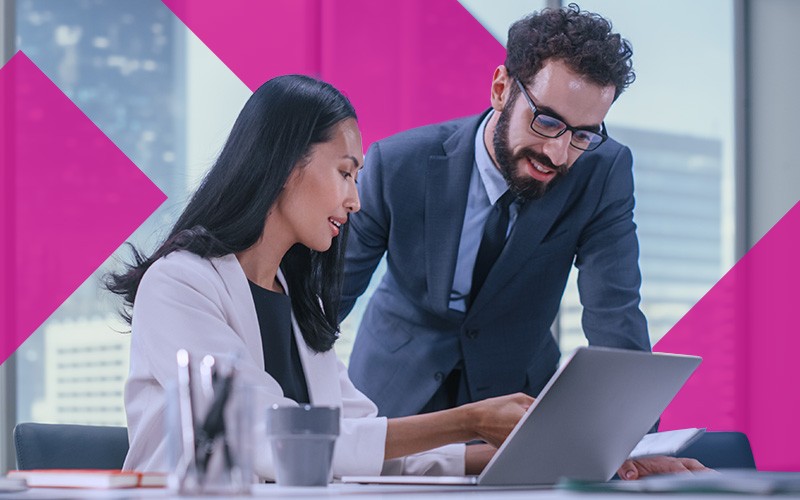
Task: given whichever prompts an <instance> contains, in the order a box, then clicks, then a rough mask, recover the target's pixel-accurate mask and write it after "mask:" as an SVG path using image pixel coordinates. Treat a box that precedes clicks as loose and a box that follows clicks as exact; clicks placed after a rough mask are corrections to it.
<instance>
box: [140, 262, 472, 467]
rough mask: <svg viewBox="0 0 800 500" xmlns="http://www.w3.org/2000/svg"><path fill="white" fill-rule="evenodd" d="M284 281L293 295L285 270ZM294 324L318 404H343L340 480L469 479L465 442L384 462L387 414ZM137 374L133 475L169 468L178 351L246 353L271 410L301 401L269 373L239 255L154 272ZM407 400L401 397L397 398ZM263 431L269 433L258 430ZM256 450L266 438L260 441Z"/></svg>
mask: <svg viewBox="0 0 800 500" xmlns="http://www.w3.org/2000/svg"><path fill="white" fill-rule="evenodd" d="M278 279H279V281H280V282H281V284H282V285H283V287H284V289H286V283H285V281H284V279H283V276H282V275H281V274H279V275H278ZM292 326H293V329H294V335H295V339H296V341H297V346H298V348H299V349H298V350H299V352H300V361H301V363H302V365H303V372H304V373H305V376H306V382H307V383H308V393H309V397H310V399H311V403H312V404H317V405H328V406H337V407H339V408H341V415H342V421H341V426H340V427H341V431H340V436H339V439H338V441H337V443H336V448H335V452H334V458H333V472H334V475H335V476H342V475H378V474H380V473H381V471H383V472H384V473H387V474H401V473H404V474H437V475H438V474H444V475H461V474H464V445H461V444H457V445H449V446H444V447H442V448H437V449H436V450H432V451H430V452H426V453H421V454H418V455H413V456H409V457H406V458H405V459H401V460H392V461H388V462H386V463H384V460H383V456H384V447H385V442H386V425H387V424H386V418H384V417H378V416H377V407H376V406H375V404H374V403H372V401H370V400H369V399H368V398H367V397H366V396H364V395H363V394H362V393H361V392H359V391H358V390H357V389H356V388H355V387H354V386H353V384H352V383H351V382H350V379H349V377H348V376H347V370H346V368H345V366H344V365H343V364H342V363H341V362H340V361H339V360H338V358H337V357H336V353H335V352H334V350H333V349H331V350H330V351H328V352H325V353H315V352H314V351H313V350H311V348H309V347H308V346H307V345H306V343H305V340H304V339H303V336H302V334H301V333H300V330H299V327H298V325H297V322H296V321H295V318H294V315H292ZM131 335H132V338H131V363H130V374H129V376H128V380H127V383H126V385H125V412H126V414H127V419H128V438H129V441H130V449H129V451H128V455H127V457H126V459H125V465H124V468H125V469H132V470H141V471H167V470H168V461H167V457H168V450H167V439H166V435H167V433H166V426H165V415H166V411H165V410H166V395H165V390H164V388H165V387H168V386H169V385H170V383H172V382H174V381H175V380H176V378H177V364H176V358H175V353H176V352H177V351H178V349H181V348H183V349H187V350H188V351H189V352H190V353H191V354H192V355H193V356H194V357H197V358H200V357H202V356H204V355H206V354H213V355H223V354H233V353H241V354H242V355H243V357H242V358H241V359H240V360H239V362H238V363H237V370H238V372H237V379H238V381H239V382H241V383H244V384H248V385H252V386H255V387H257V392H258V394H257V395H256V400H257V401H256V402H257V404H258V408H259V409H260V411H259V412H258V413H257V415H259V414H262V415H263V410H264V409H266V408H267V407H268V406H269V405H272V404H275V403H277V404H280V405H287V406H288V405H296V404H297V403H296V402H294V401H292V400H291V399H288V398H286V397H284V395H283V390H282V389H281V387H280V385H279V384H278V383H277V381H275V379H273V378H272V377H271V376H270V375H269V374H268V373H267V372H266V371H265V370H264V354H263V351H262V346H261V331H260V329H259V325H258V317H257V316H256V309H255V305H254V303H253V296H252V294H251V291H250V287H249V285H248V283H247V278H246V277H245V274H244V271H243V270H242V267H241V266H240V265H239V261H238V260H237V259H236V256H235V255H232V254H231V255H226V256H224V257H220V258H215V259H203V258H201V257H199V256H197V255H195V254H193V253H190V252H186V251H178V252H173V253H171V254H169V255H168V256H166V257H164V258H161V259H159V260H158V261H156V262H155V263H154V264H153V265H152V266H151V267H150V269H148V270H147V272H146V273H145V275H144V277H143V278H142V281H141V283H140V285H139V289H138V291H137V294H136V300H135V304H134V308H133V325H132V334H131ZM398 397H402V395H398ZM257 434H261V433H257ZM255 442H256V446H257V448H256V449H257V450H265V449H266V448H267V443H266V436H264V435H257V436H256V437H255ZM273 470H274V469H273V466H272V463H271V454H270V453H268V452H265V451H262V452H259V453H257V459H256V473H257V474H258V475H259V476H261V477H263V478H266V479H274V473H273Z"/></svg>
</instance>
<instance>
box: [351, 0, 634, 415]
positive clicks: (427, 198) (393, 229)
mask: <svg viewBox="0 0 800 500" xmlns="http://www.w3.org/2000/svg"><path fill="white" fill-rule="evenodd" d="M631 54H632V51H631V47H630V44H629V43H628V42H627V41H625V40H624V39H622V38H621V37H620V36H619V35H618V34H615V33H612V32H611V26H610V24H609V23H608V21H606V20H605V19H603V18H602V17H600V16H598V15H596V14H591V13H588V12H585V11H580V9H579V8H578V7H577V6H570V7H569V8H566V9H563V10H545V11H543V12H541V13H538V14H533V15H531V16H528V17H526V18H524V19H522V20H520V21H518V22H516V23H515V24H514V25H513V26H512V27H511V29H510V30H509V38H508V47H507V57H506V61H505V64H504V65H501V66H499V67H498V68H497V69H496V70H495V72H494V76H493V80H492V86H491V105H492V107H491V109H490V110H488V111H487V112H485V113H484V114H482V115H480V116H476V117H471V118H465V119H460V120H455V121H451V122H446V123H441V124H436V125H431V126H427V127H423V128H420V129H415V130H411V131H407V132H404V133H401V134H398V135H395V136H393V137H390V138H388V139H385V140H383V141H379V142H377V143H375V144H374V145H373V146H372V147H371V148H370V151H369V153H368V155H367V158H366V167H365V168H364V171H363V173H362V178H361V179H360V196H361V211H360V212H359V213H357V214H355V215H353V216H352V217H351V228H350V234H349V242H348V248H347V259H346V265H345V283H344V295H343V310H344V311H345V314H346V313H347V312H349V310H350V309H351V308H352V305H353V302H354V301H355V299H356V298H357V297H358V296H359V295H360V294H361V293H363V291H364V290H365V288H366V286H367V284H368V282H369V279H370V277H371V275H372V273H373V271H374V269H375V267H376V265H377V264H378V262H379V260H380V259H381V257H382V255H383V254H384V252H388V254H387V261H388V269H387V271H386V274H385V276H384V277H383V281H382V282H381V284H380V286H379V287H378V289H377V290H376V292H375V294H374V295H373V297H372V299H371V300H370V302H369V305H368V307H367V309H366V312H365V314H364V317H363V320H362V322H361V326H360V329H359V333H358V336H357V338H356V342H355V346H354V349H353V354H352V357H351V359H350V376H351V378H352V380H353V382H354V383H355V384H356V386H357V387H358V388H359V389H360V390H362V391H363V392H364V393H365V394H366V395H367V396H368V397H370V398H371V399H372V400H373V401H375V403H377V405H378V407H379V408H380V412H381V414H383V415H387V416H391V417H396V416H404V415H410V414H416V413H420V412H428V411H433V410H438V409H442V408H447V407H452V406H455V405H460V404H463V403H467V402H470V401H475V400H481V399H485V398H488V397H492V396H497V395H502V394H509V393H513V392H517V391H523V392H526V393H528V394H530V395H533V396H536V395H537V394H538V393H539V391H540V390H541V389H542V387H543V386H544V384H545V383H546V382H547V380H548V379H549V378H550V376H551V375H552V374H553V373H554V371H555V369H556V367H557V364H558V359H559V356H560V352H559V348H558V345H557V343H556V342H555V340H554V339H553V336H552V335H551V333H550V326H551V324H552V323H553V321H554V319H555V317H556V313H557V312H558V308H559V304H560V302H561V297H562V294H563V291H564V287H565V284H566V281H567V276H568V274H569V272H570V269H571V267H572V264H573V262H574V263H575V265H576V266H577V268H578V270H579V274H578V287H579V290H580V295H581V302H582V304H583V306H584V313H583V328H584V332H585V334H586V337H587V339H588V340H589V342H590V344H592V345H601V346H610V347H619V348H627V349H640V350H649V349H650V341H649V337H648V332H647V324H646V321H645V318H644V316H643V314H642V313H641V311H640V310H639V286H640V283H641V275H640V272H639V267H638V257H639V250H638V241H637V237H636V227H635V225H634V223H633V206H634V200H633V180H632V172H631V169H632V157H631V153H630V150H629V149H628V148H627V147H625V146H623V145H621V144H619V143H617V142H615V141H614V140H613V139H611V138H609V137H608V136H607V135H606V130H605V126H604V124H603V120H604V118H605V116H606V114H607V113H608V110H609V108H610V107H611V104H612V103H613V102H614V101H615V100H616V98H617V97H619V95H620V93H621V92H622V91H623V90H624V89H625V88H626V87H627V86H628V85H629V84H630V83H631V82H632V81H633V80H634V73H633V71H632V64H631V59H630V58H631ZM507 191H508V192H510V195H506V196H505V197H504V194H505V193H506V192H507ZM509 203H510V205H509ZM506 207H508V208H506ZM498 238H499V244H498ZM497 254H499V256H498V255H497Z"/></svg>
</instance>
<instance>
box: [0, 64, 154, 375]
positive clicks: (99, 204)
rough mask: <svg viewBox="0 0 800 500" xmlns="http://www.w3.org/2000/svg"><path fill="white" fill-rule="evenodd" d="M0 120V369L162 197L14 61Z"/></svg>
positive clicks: (45, 82)
mask: <svg viewBox="0 0 800 500" xmlns="http://www.w3.org/2000/svg"><path fill="white" fill-rule="evenodd" d="M0 111H2V130H0V141H2V168H0V176H1V177H0V178H1V179H2V203H1V204H0V206H1V207H2V208H0V234H2V244H1V245H0V273H1V274H0V283H1V284H2V288H0V290H2V291H1V292H0V304H2V309H1V310H0V312H1V314H0V321H2V339H0V362H3V361H5V360H6V359H7V358H8V356H10V355H11V353H13V352H14V351H15V350H16V349H17V348H18V347H19V346H20V344H22V343H23V342H24V341H25V340H26V339H27V338H28V337H29V336H30V335H31V334H32V333H33V332H34V330H36V328H38V327H39V325H41V324H42V322H43V321H44V320H45V319H47V318H48V317H49V316H50V315H51V314H52V313H53V311H55V309H56V308H58V306H59V305H61V303H62V302H63V301H64V300H66V299H67V297H69V296H70V294H72V292H73V291H75V289H76V288H77V287H78V286H79V285H80V284H81V283H83V282H84V281H85V280H86V278H87V277H88V276H89V275H91V273H92V272H93V271H95V270H96V269H97V268H98V267H99V266H100V265H101V264H102V263H103V262H104V261H105V260H106V259H107V258H108V257H109V256H110V255H111V253H112V252H114V250H116V249H117V248H118V247H119V246H120V245H121V244H122V243H123V241H124V240H125V239H126V238H127V237H128V236H130V234H131V233H132V232H133V231H134V230H135V229H136V228H138V227H139V226H140V225H141V224H142V222H144V220H145V219H146V218H147V217H148V216H149V215H150V214H151V213H152V212H153V211H154V210H155V209H156V208H157V207H158V206H159V205H160V204H161V203H162V202H163V201H164V200H165V199H166V197H165V196H164V194H163V193H162V192H161V191H160V190H159V189H158V188H157V187H156V186H155V185H154V184H153V183H152V182H150V180H149V179H148V178H147V177H146V176H145V175H144V174H143V173H142V172H141V171H140V170H139V169H138V168H137V167H136V165H134V164H133V163H132V162H131V161H130V160H129V159H128V158H127V157H126V156H125V155H124V154H123V153H122V151H120V150H119V148H117V147H116V146H115V145H114V143H113V142H111V140H110V139H108V137H106V136H105V135H104V134H103V133H102V132H101V131H100V129H98V128H97V127H96V126H95V125H94V124H93V123H92V122H91V120H89V118H87V117H86V115H84V114H83V113H82V112H81V111H80V110H79V109H78V108H77V107H76V106H75V105H74V104H73V103H72V101H70V99H69V98H68V97H67V96H65V95H64V93H63V92H61V90H59V88H58V87H56V85H55V84H53V82H51V81H50V80H49V79H48V78H47V77H46V76H45V75H44V74H43V73H42V72H41V71H40V70H39V69H38V68H37V67H36V65H35V64H34V63H33V62H32V61H31V60H30V59H29V58H28V57H27V56H26V55H25V54H24V53H22V52H18V53H17V54H16V55H15V56H14V57H13V58H12V59H11V60H10V61H9V62H8V63H7V64H6V65H5V66H4V67H3V68H2V69H0Z"/></svg>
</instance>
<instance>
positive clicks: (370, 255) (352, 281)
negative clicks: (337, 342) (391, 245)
mask: <svg viewBox="0 0 800 500" xmlns="http://www.w3.org/2000/svg"><path fill="white" fill-rule="evenodd" d="M382 168H383V164H382V160H381V153H380V146H379V144H378V143H375V144H373V145H372V146H371V147H370V148H369V151H368V152H367V157H366V159H365V161H364V169H363V170H362V172H361V176H360V178H359V183H358V188H359V189H358V195H359V198H360V201H361V210H359V211H358V212H357V213H355V214H353V215H351V216H350V221H349V224H348V225H349V226H350V228H349V230H348V237H347V250H346V254H345V263H344V287H343V289H342V301H341V306H340V310H339V311H340V312H339V321H341V320H343V319H344V318H345V317H346V316H347V315H348V314H349V313H350V311H351V310H352V309H353V305H354V304H355V302H356V299H358V297H360V296H361V294H362V293H364V290H366V289H367V286H368V285H369V281H370V279H371V278H372V273H373V272H375V268H376V267H377V266H378V263H379V262H380V260H381V257H383V254H384V253H385V252H386V247H387V242H388V239H389V213H388V207H387V206H386V204H385V203H384V200H385V199H386V197H385V191H384V189H385V188H384V185H383V172H382Z"/></svg>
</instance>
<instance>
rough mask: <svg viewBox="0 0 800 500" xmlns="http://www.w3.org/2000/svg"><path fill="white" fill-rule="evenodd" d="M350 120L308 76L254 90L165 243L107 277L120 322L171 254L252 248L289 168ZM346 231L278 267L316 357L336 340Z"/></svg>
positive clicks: (338, 99)
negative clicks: (149, 275)
mask: <svg viewBox="0 0 800 500" xmlns="http://www.w3.org/2000/svg"><path fill="white" fill-rule="evenodd" d="M347 118H354V119H355V118H356V113H355V109H353V106H352V104H350V101H349V100H348V99H347V98H346V97H345V96H344V95H342V94H341V92H339V91H338V90H336V89H335V88H334V87H333V86H332V85H330V84H328V83H325V82H321V81H319V80H315V79H313V78H310V77H307V76H302V75H287V76H281V77H277V78H274V79H272V80H269V81H268V82H266V83H265V84H263V85H262V86H261V87H260V88H259V89H258V90H256V92H255V93H254V94H253V95H252V96H251V97H250V99H249V100H248V101H247V103H246V104H245V105H244V108H243V109H242V111H241V113H239V117H238V118H237V119H236V123H234V125H233V129H232V130H231V133H230V136H229V137H228V140H227V142H226V143H225V146H224V147H223V149H222V152H221V153H220V155H219V158H218V159H217V161H216V162H215V163H214V165H213V167H212V168H211V170H210V171H209V172H208V174H207V175H206V177H205V179H204V180H203V182H202V184H201V185H200V187H199V188H198V189H197V191H195V193H194V195H193V196H192V198H191V200H190V201H189V204H188V205H187V206H186V209H185V210H184V211H183V213H182V214H181V216H180V218H178V221H177V222H176V223H175V225H174V226H173V228H172V230H171V231H170V233H169V236H168V237H167V238H166V240H165V241H164V242H163V243H162V244H161V246H160V247H159V248H158V249H157V250H156V251H155V252H154V253H153V254H152V255H150V256H149V257H148V256H145V255H143V254H142V253H141V252H140V251H139V250H137V249H136V248H135V247H134V246H133V245H131V250H132V254H133V263H132V264H130V265H128V266H126V269H125V270H124V271H122V272H120V273H110V274H108V275H107V276H106V280H105V286H106V288H107V289H108V290H110V291H111V292H113V293H115V294H118V295H120V296H122V298H123V299H124V302H125V307H124V308H123V310H122V312H121V314H122V316H123V318H124V319H125V320H126V321H127V322H128V323H131V321H132V308H133V302H134V300H135V298H136V291H137V290H138V288H139V283H140V282H141V280H142V276H144V273H145V272H146V271H147V269H148V268H149V267H150V266H151V265H152V264H153V263H154V262H155V261H157V260H158V259H160V258H161V257H164V256H165V255H168V254H169V253H171V252H174V251H176V250H187V251H189V252H192V253H194V254H197V255H199V256H201V257H204V258H211V257H220V256H223V255H227V254H230V253H235V252H241V251H243V250H245V249H247V248H249V247H251V246H252V245H254V244H255V243H256V242H257V241H258V239H259V238H260V237H261V235H262V232H263V230H264V223H265V221H266V218H267V213H268V212H269V210H270V209H271V208H272V206H273V204H274V203H275V201H276V200H277V198H278V195H279V194H280V193H281V191H282V189H283V187H284V185H285V184H286V181H287V179H288V178H289V175H290V174H291V173H292V171H293V170H294V168H295V167H296V166H299V167H298V168H302V166H303V165H304V162H305V160H306V157H307V156H308V155H309V154H310V151H311V148H312V146H313V145H315V144H319V143H322V142H326V141H328V140H329V139H330V138H331V135H332V130H333V128H334V127H335V126H336V125H337V124H338V123H340V122H341V121H342V120H345V119H347ZM347 226H348V225H347V224H345V225H344V226H343V227H342V231H341V233H340V234H339V237H338V238H334V240H333V243H332V244H331V248H330V249H329V250H327V251H326V252H316V251H313V250H311V249H309V248H308V247H306V246H304V245H301V244H296V245H294V246H293V247H292V248H291V249H290V250H289V251H288V252H287V253H286V255H285V256H284V258H283V261H282V262H281V268H282V269H283V271H284V276H285V278H286V282H287V284H288V288H289V294H290V296H291V301H292V310H293V311H294V314H295V317H296V318H297V323H298V324H299V326H300V329H301V331H302V333H303V337H304V339H305V341H306V343H307V344H308V345H309V346H310V347H311V348H312V349H314V350H315V351H317V352H324V351H327V350H329V349H330V348H331V347H333V343H334V342H335V340H336V338H337V337H338V334H339V322H338V313H339V298H340V295H341V288H342V268H343V257H344V244H345V241H346V240H347V233H348V231H347ZM264 237H265V238H269V235H268V234H265V235H264ZM320 302H321V303H322V307H320Z"/></svg>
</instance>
